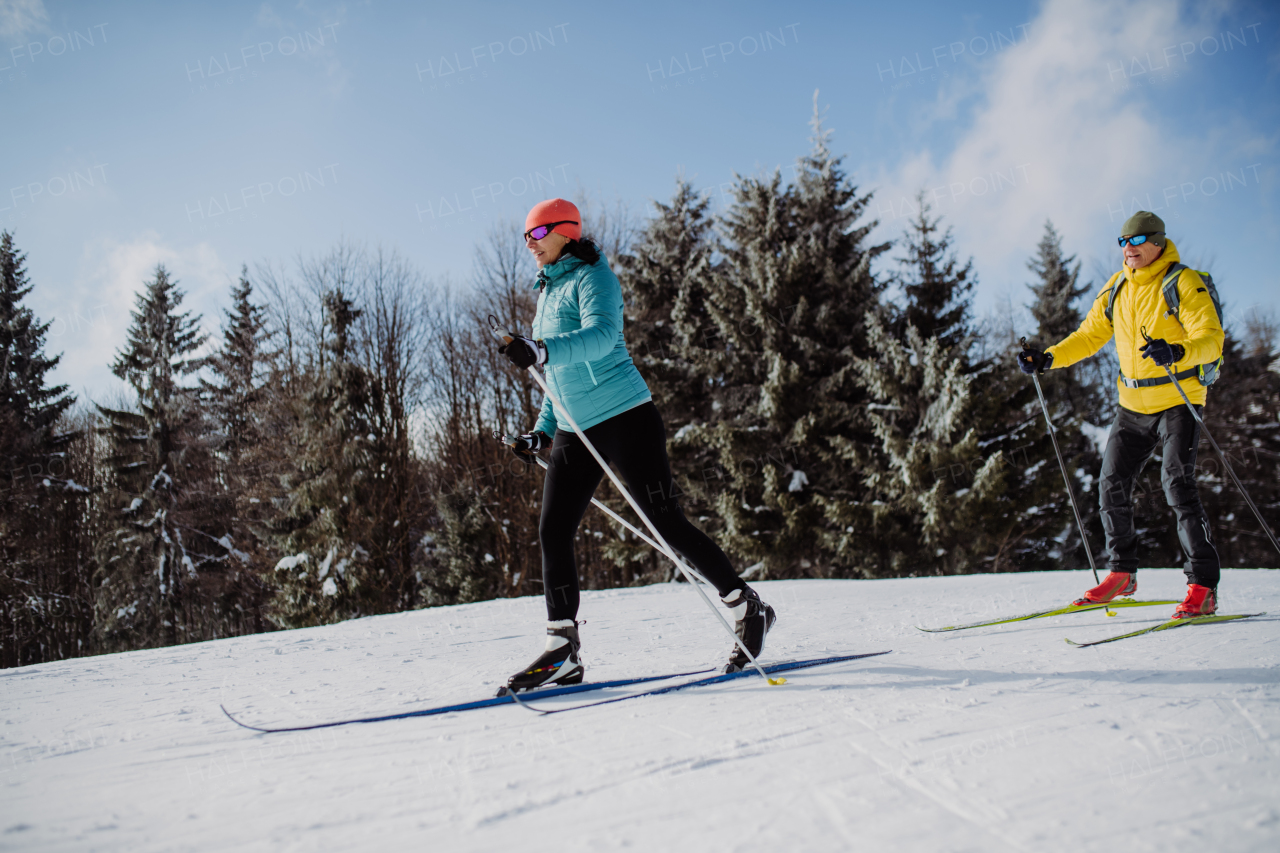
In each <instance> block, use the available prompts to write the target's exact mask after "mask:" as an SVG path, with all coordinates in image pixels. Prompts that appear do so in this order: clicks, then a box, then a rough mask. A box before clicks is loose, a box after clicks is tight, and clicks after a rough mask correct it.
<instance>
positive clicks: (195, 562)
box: [95, 266, 227, 649]
mask: <svg viewBox="0 0 1280 853" xmlns="http://www.w3.org/2000/svg"><path fill="white" fill-rule="evenodd" d="M182 301H183V293H182V291H181V290H179V289H178V287H177V282H176V281H173V280H171V279H170V277H169V273H168V271H167V270H166V269H165V268H164V266H157V267H156V270H155V276H154V278H153V279H152V280H151V281H150V282H149V283H148V284H147V288H146V290H145V292H143V293H140V294H138V297H137V307H136V309H135V310H134V311H133V314H132V316H133V321H132V323H131V324H130V327H129V332H128V342H127V343H126V345H125V347H124V348H123V349H122V350H120V351H119V352H118V353H117V356H116V359H115V361H114V362H113V363H112V365H111V371H112V373H114V374H115V375H116V376H117V377H119V378H120V379H123V380H124V381H125V382H126V383H128V385H129V386H130V387H131V388H132V389H133V391H134V392H135V394H136V395H137V397H136V401H137V410H136V411H127V410H123V409H109V408H106V407H103V406H98V411H99V413H100V414H101V416H102V417H103V418H104V419H105V421H106V425H105V426H104V427H103V432H104V433H105V434H106V435H107V436H108V440H109V441H110V444H111V447H112V451H113V456H112V458H111V459H110V460H109V462H110V464H111V467H112V477H113V480H114V483H113V490H112V491H113V495H114V499H115V505H116V506H117V507H118V508H119V509H118V515H117V516H116V519H115V525H114V528H113V529H111V530H110V531H109V532H107V533H106V534H105V535H104V536H103V537H102V538H101V539H100V541H99V543H98V548H97V551H98V576H97V577H96V578H95V586H96V587H97V595H98V600H97V606H96V609H97V617H96V619H95V630H96V631H97V632H98V635H99V637H100V638H101V642H102V643H103V645H104V647H106V648H108V649H123V648H138V647H147V646H154V645H171V644H174V643H178V642H183V641H186V640H190V639H203V638H204V637H203V636H202V635H201V631H202V630H203V629H204V628H205V627H206V626H207V623H206V621H205V616H206V614H204V613H203V612H202V610H203V608H202V602H201V600H200V594H199V590H198V580H199V577H200V570H201V569H202V568H203V567H204V566H205V565H206V564H207V563H209V562H220V561H222V560H224V559H225V557H226V550H227V549H226V547H225V546H224V545H222V544H220V543H218V542H217V537H216V536H209V534H208V533H207V532H206V531H205V530H204V529H203V528H204V527H205V524H204V522H205V521H207V520H208V519H207V517H206V516H204V515H202V513H204V512H206V511H207V507H205V506H204V505H203V504H202V500H201V498H202V496H203V495H204V494H207V493H208V491H209V483H210V480H211V478H212V470H211V466H210V463H209V456H208V452H207V444H206V439H205V429H206V424H205V414H204V411H203V409H202V407H201V405H200V401H199V396H198V391H197V388H196V387H195V386H193V385H187V384H184V381H183V380H184V378H185V377H188V376H190V375H191V374H193V373H194V372H196V371H197V370H199V369H200V368H201V367H202V366H203V365H204V359H203V358H200V357H198V356H197V355H196V352H197V350H199V349H200V347H201V346H202V345H203V344H204V342H205V339H206V338H205V335H204V334H203V333H202V332H201V331H200V326H199V322H200V318H199V317H193V316H192V315H191V313H190V312H181V311H180V308H181V305H182Z"/></svg>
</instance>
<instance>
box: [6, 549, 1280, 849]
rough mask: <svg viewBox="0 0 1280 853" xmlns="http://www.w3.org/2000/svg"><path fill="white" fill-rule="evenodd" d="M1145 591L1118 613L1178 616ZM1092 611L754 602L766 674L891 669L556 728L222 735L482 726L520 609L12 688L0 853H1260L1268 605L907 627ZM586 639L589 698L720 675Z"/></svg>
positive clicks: (1276, 633) (1275, 694) (714, 641)
mask: <svg viewBox="0 0 1280 853" xmlns="http://www.w3.org/2000/svg"><path fill="white" fill-rule="evenodd" d="M1139 578H1140V593H1139V597H1140V598H1179V599H1180V598H1181V597H1182V594H1183V592H1184V590H1185V587H1184V580H1183V577H1182V574H1181V573H1180V572H1175V571H1168V570H1160V571H1151V570H1149V571H1144V572H1143V573H1142V574H1141V575H1139ZM1089 585H1091V580H1090V579H1089V576H1088V575H1087V573H1054V574H1021V575H998V576H990V575H984V576H971V577H953V578H924V579H912V580H884V581H786V582H773V583H763V584H760V585H759V588H760V590H761V591H762V593H763V594H764V596H765V598H766V600H768V601H770V602H771V603H772V604H774V606H775V607H776V608H777V610H778V614H779V620H780V621H779V624H778V626H777V628H776V629H775V631H774V633H773V635H772V636H771V638H770V643H769V647H768V649H767V650H766V658H767V659H768V660H772V661H777V660H781V659H786V658H798V657H815V656H821V655H825V654H827V653H840V652H870V651H880V650H884V649H892V650H893V653H892V654H889V655H885V656H883V657H878V658H872V659H869V660H865V661H855V662H852V663H847V664H840V665H835V666H830V667H825V668H820V669H812V670H807V671H803V672H796V673H792V674H791V675H790V680H789V682H788V683H787V684H786V685H783V686H778V687H770V686H767V685H763V684H762V683H761V682H760V680H759V679H741V680H738V681H735V682H731V683H728V684H725V685H718V686H713V687H704V688H696V689H694V690H689V691H685V692H680V693H673V694H668V695H664V696H660V697H654V698H645V699H639V700H636V701H632V702H621V703H617V704H613V705H608V706H604V707H600V708H592V709H587V710H581V711H574V712H571V713H566V714H559V715H554V716H549V717H539V716H536V715H534V714H532V713H530V712H529V711H526V710H523V709H521V708H518V707H515V706H510V705H507V706H501V707H496V708H488V709H482V710H476V711H468V712H465V713H460V714H454V715H450V716H441V717H427V718H418V719H408V720H399V721H392V722H385V723H377V724H373V725H358V726H349V727H343V728H335V729H326V730H321V731H315V732H308V733H297V734H274V735H261V734H255V733H253V732H249V731H247V730H244V729H240V728H237V727H236V726H234V725H232V723H231V722H230V721H228V720H227V719H226V718H225V717H224V716H223V715H222V712H221V711H219V709H218V705H219V703H225V704H226V706H227V707H228V708H229V709H232V710H233V711H234V712H237V713H239V714H241V715H242V716H243V718H245V719H247V720H248V721H252V722H257V723H261V724H272V723H274V724H287V723H295V722H302V721H316V722H318V721H323V720H327V719H335V718H342V717H346V716H351V715H360V714H370V713H392V712H396V711H403V710H411V709H414V708H423V707H430V706H432V705H438V704H445V703H450V702H458V701H466V700H469V699H473V698H481V697H484V696H486V695H490V694H491V693H492V691H493V690H494V689H495V688H496V687H497V686H498V684H499V683H501V682H502V681H503V680H504V678H505V676H506V675H508V674H510V672H512V671H514V669H515V668H516V667H517V666H519V665H522V664H524V663H526V662H527V661H528V660H530V659H532V657H533V656H534V655H535V654H536V653H537V651H538V650H539V647H540V646H541V642H542V640H541V638H540V637H539V636H538V635H539V633H540V632H541V630H542V619H543V614H542V610H541V607H542V605H541V601H540V600H539V599H518V600H509V601H495V602H485V603H482V604H474V605H466V606H460V607H448V608H438V609H434V610H423V611H419V612H415V613H403V614H396V615H391V616H380V617H374V618H369V619H361V620H356V621H352V622H347V623H344V624H341V625H333V626H329V627H325V628H316V629H310V630H301V631H289V632H284V633H277V634H267V635H261V636H255V637H243V638H237V639H231V640H223V641H218V642H211V643H202V644H198V645H189V646H181V647H177V648H171V649H159V650H154V651H143V652H133V653H129V654H119V655H110V656H104V657H96V658H87V659H82V660H74V661H65V662H59V663H51V664H45V665H41V666H33V667H27V668H23V669H17V670H4V671H0V719H3V721H4V728H3V739H2V740H0V791H2V792H3V793H2V794H0V850H23V851H29V850H76V851H81V850H121V851H124V850H127V851H139V850H166V851H169V850H177V851H183V850H264V851H265V850H272V851H276V850H297V851H309V850H379V851H389V850H409V849H413V850H441V851H443V850H450V851H453V850H484V851H492V850H501V851H515V850H555V851H577V850H582V851H598V850H615V849H622V848H629V849H635V850H670V851H677V850H678V851H685V850H768V851H802V850H803V851H808V850H815V851H816V850H868V851H872V850H873V851H882V850H893V851H917V850H918V851H1003V850H1025V851H1055V850H1063V851H1085V850H1099V851H1102V850H1107V851H1112V850H1123V851H1141V850H1153V851H1155V850H1158V851H1162V853H1163V851H1169V850H1188V849H1195V850H1205V851H1215V852H1216V851H1235V850H1258V851H1276V850H1280V573H1277V572H1269V571H1244V570H1234V571H1228V572H1226V573H1225V577H1224V579H1223V582H1222V587H1221V591H1222V596H1223V605H1222V612H1231V613H1240V612H1254V611H1258V610H1266V611H1270V612H1271V613H1273V614H1276V615H1274V616H1271V617H1263V618H1261V619H1254V620H1250V621H1248V622H1242V623H1234V624H1225V625H1209V626H1193V627H1185V628H1182V629H1179V630H1177V631H1172V632H1168V633H1163V634H1156V635H1151V636H1147V637H1142V638H1138V639H1133V640H1125V641H1123V642H1120V643H1115V644H1111V645H1107V646H1100V647H1096V648H1089V649H1076V648H1072V647H1070V646H1068V645H1067V644H1066V643H1064V642H1063V638H1064V637H1071V638H1072V639H1075V640H1088V639H1093V638H1099V637H1103V636H1108V635H1111V634H1115V633H1121V632H1123V631H1126V630H1132V629H1134V628H1136V627H1139V626H1142V625H1150V624H1153V623H1154V622H1155V621H1157V620H1160V619H1163V618H1165V617H1167V616H1168V615H1169V613H1170V612H1171V611H1172V610H1173V608H1172V606H1162V607H1152V608H1140V609H1133V610H1125V611H1120V615H1118V616H1116V617H1114V618H1107V617H1105V616H1103V615H1102V614H1100V613H1087V614H1077V615H1073V616H1066V617H1058V618H1055V619H1041V620H1036V621H1032V622H1026V623H1021V624H1015V625H1009V626H1003V627H999V628H985V629H978V630H974V631H965V632H958V633H952V634H923V633H920V632H918V631H916V630H915V628H914V627H913V626H914V625H917V624H920V625H926V626H930V625H945V624H955V623H957V622H967V621H973V620H977V619H981V618H984V617H987V616H988V615H993V614H998V613H1009V614H1013V613H1020V612H1025V611H1028V610H1035V609H1040V608H1041V607H1044V606H1048V605H1053V604H1056V603H1059V602H1065V601H1068V600H1069V599H1071V598H1072V597H1074V596H1075V595H1076V594H1077V593H1079V592H1081V591H1082V590H1083V589H1085V588H1086V587H1087V586H1089ZM580 618H584V619H586V620H587V624H586V625H585V626H583V628H582V638H583V643H584V655H585V659H586V662H587V666H588V670H587V672H588V677H589V678H591V679H593V680H606V679H612V678H625V677H630V676H637V675H646V674H658V673H663V672H675V671H681V670H688V669H697V668H701V667H703V666H711V665H714V664H716V663H718V662H719V661H720V659H721V658H722V657H723V656H724V655H725V654H726V653H727V645H728V641H727V639H726V638H725V637H724V636H723V635H722V632H723V629H722V628H720V627H719V626H718V624H717V623H716V622H714V621H713V620H712V618H711V616H710V614H709V613H707V612H706V611H705V610H704V605H703V604H702V603H701V601H700V600H699V599H698V597H697V596H696V595H694V593H693V592H692V591H691V590H690V589H688V588H687V587H685V586H682V585H662V586H654V587H648V588H643V589H628V590H614V591H607V592H588V593H586V594H585V595H584V600H583V608H582V613H581V617H580ZM587 695H588V696H593V697H594V696H600V695H601V694H600V693H592V694H587ZM570 698H573V697H570ZM556 701H557V700H552V699H544V700H541V703H542V704H544V705H554V704H555V703H556ZM574 701H575V702H579V701H582V697H578V698H576V699H574Z"/></svg>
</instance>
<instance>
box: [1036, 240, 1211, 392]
mask: <svg viewBox="0 0 1280 853" xmlns="http://www.w3.org/2000/svg"><path fill="white" fill-rule="evenodd" d="M1178 260H1179V258H1178V247H1177V246H1175V245H1174V244H1173V241H1172V240H1169V241H1167V242H1166V243H1165V247H1164V252H1163V253H1161V255H1160V257H1158V258H1156V259H1155V260H1154V261H1153V262H1152V263H1151V264H1149V265H1148V266H1145V267H1143V268H1142V269H1140V270H1135V269H1131V268H1130V267H1129V265H1128V264H1125V266H1124V269H1122V270H1121V271H1120V272H1118V273H1116V274H1115V275H1113V276H1112V277H1111V279H1110V280H1109V281H1108V282H1107V286H1106V287H1104V288H1103V289H1102V292H1101V293H1099V294H1098V297H1097V298H1096V299H1094V300H1093V307H1091V308H1090V309H1089V313H1088V315H1086V316H1085V318H1084V322H1083V323H1081V324H1080V328H1079V329H1076V330H1075V331H1074V332H1072V333H1071V334H1070V335H1068V336H1067V337H1066V338H1065V339H1064V340H1062V341H1061V342H1060V343H1058V344H1056V345H1054V346H1051V347H1049V349H1048V350H1047V352H1050V353H1053V367H1054V368H1058V367H1070V366H1071V365H1073V364H1075V363H1076V362H1077V361H1080V360H1082V359H1086V358H1088V357H1089V356H1091V355H1093V354H1094V353H1096V352H1097V351H1098V350H1100V349H1102V348H1103V347H1104V346H1105V345H1106V343H1107V341H1109V340H1111V336H1112V335H1113V334H1114V335H1115V338H1116V354H1117V355H1119V357H1120V372H1121V373H1122V374H1124V375H1125V376H1127V377H1129V378H1130V379H1152V378H1156V377H1160V376H1164V375H1165V372H1164V368H1162V367H1160V366H1159V365H1158V364H1156V363H1155V362H1153V361H1152V360H1151V359H1149V358H1143V357H1142V353H1141V352H1139V347H1141V346H1142V345H1143V344H1144V343H1146V341H1145V340H1143V338H1142V327H1143V326H1146V327H1147V334H1149V335H1151V337H1153V338H1164V339H1165V340H1166V341H1168V342H1169V343H1171V344H1182V346H1183V347H1184V348H1185V349H1186V354H1185V355H1184V356H1183V357H1182V360H1181V361H1179V362H1176V363H1175V364H1173V365H1171V368H1170V369H1172V370H1173V372H1174V373H1177V372H1178V371H1180V370H1186V369H1187V368H1188V367H1195V366H1196V365H1198V364H1208V363H1210V362H1213V361H1217V359H1218V358H1219V357H1220V356H1221V355H1222V341H1223V337H1224V335H1223V333H1222V324H1221V323H1219V322H1218V312H1217V311H1215V310H1214V308H1213V300H1212V299H1211V298H1210V297H1209V290H1208V288H1206V287H1205V286H1204V282H1202V281H1201V280H1200V276H1198V275H1197V274H1196V273H1195V271H1194V270H1189V269H1187V270H1183V271H1182V274H1181V275H1179V276H1178V297H1179V306H1178V319H1180V320H1181V325H1179V323H1178V319H1174V318H1173V317H1169V316H1166V312H1167V311H1168V310H1169V306H1168V305H1166V304H1165V301H1164V295H1163V294H1162V293H1161V292H1160V285H1161V282H1163V281H1164V274H1165V271H1166V270H1168V269H1169V266H1170V265H1171V264H1174V263H1177V262H1178ZM1120 276H1124V277H1125V278H1127V279H1128V280H1127V281H1126V282H1125V283H1124V286H1123V287H1121V288H1120V295H1119V296H1118V297H1117V298H1116V304H1115V308H1114V309H1113V311H1112V315H1113V317H1114V318H1115V328H1112V324H1111V321H1109V320H1108V319H1107V314H1106V310H1107V300H1108V298H1109V297H1110V295H1111V288H1112V286H1113V285H1115V284H1116V282H1118V281H1119V279H1120ZM1180 381H1181V383H1182V390H1184V391H1186V392H1187V396H1188V397H1190V398H1191V402H1193V403H1196V404H1199V405H1204V402H1205V398H1206V396H1207V394H1206V392H1207V391H1208V389H1207V388H1205V387H1204V386H1203V385H1201V384H1200V380H1199V379H1196V378H1195V377H1189V378H1187V379H1182V380H1180ZM1116 388H1118V389H1119V391H1120V405H1121V406H1123V407H1124V408H1126V409H1128V410H1129V411H1131V412H1140V413H1142V414H1146V415H1152V414H1155V413H1156V412H1163V411H1164V410H1165V409H1170V408H1173V407H1174V406H1179V405H1182V397H1181V396H1179V394H1178V389H1177V388H1175V387H1173V385H1172V384H1171V383H1170V384H1166V385H1155V386H1152V387H1149V388H1129V387H1127V386H1125V384H1124V383H1122V382H1121V381H1120V380H1119V378H1117V379H1116Z"/></svg>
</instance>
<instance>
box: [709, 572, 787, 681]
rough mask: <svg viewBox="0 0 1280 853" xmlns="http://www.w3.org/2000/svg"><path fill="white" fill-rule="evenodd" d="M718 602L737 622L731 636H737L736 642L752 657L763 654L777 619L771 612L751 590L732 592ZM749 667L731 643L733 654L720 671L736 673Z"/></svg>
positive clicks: (746, 659) (747, 662)
mask: <svg viewBox="0 0 1280 853" xmlns="http://www.w3.org/2000/svg"><path fill="white" fill-rule="evenodd" d="M720 600H721V601H723V602H724V606H725V607H728V608H729V612H731V613H732V614H733V618H734V619H735V620H737V621H736V624H735V625H734V633H736V634H737V635H738V639H739V640H741V641H742V644H743V645H744V646H746V647H747V648H748V649H750V650H751V654H752V655H753V656H755V657H759V656H760V652H762V651H763V650H764V638H765V635H767V634H768V633H769V629H770V628H772V627H773V623H774V621H775V620H776V619H777V615H776V614H775V613H774V612H773V608H772V607H770V606H769V605H767V604H765V603H764V602H763V601H761V600H760V594H759V593H758V592H756V591H755V590H754V589H752V588H751V587H747V588H746V589H735V590H734V591H733V592H731V593H729V594H728V595H726V596H725V597H724V598H722V599H720ZM750 665H751V660H750V658H748V657H747V656H746V655H745V654H743V652H742V648H741V647H740V646H738V645H737V644H736V643H735V644H734V646H733V654H731V655H729V663H728V664H726V665H725V668H724V671H725V672H727V673H728V672H740V671H742V670H743V669H744V668H745V667H748V666H750Z"/></svg>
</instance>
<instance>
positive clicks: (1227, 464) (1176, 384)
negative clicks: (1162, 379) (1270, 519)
mask: <svg viewBox="0 0 1280 853" xmlns="http://www.w3.org/2000/svg"><path fill="white" fill-rule="evenodd" d="M1142 337H1143V338H1145V339H1146V341H1147V343H1151V336H1150V335H1148V334H1147V327H1146V326H1143V327H1142ZM1160 366H1161V367H1163V368H1164V372H1165V373H1166V374H1167V375H1168V377H1169V379H1170V381H1172V382H1173V387H1174V388H1177V389H1178V393H1179V394H1181V395H1182V402H1184V403H1186V404H1187V408H1188V409H1190V410H1191V417H1193V418H1195V419H1196V423H1198V424H1200V431H1201V432H1202V433H1204V437H1205V438H1207V439H1209V443H1210V444H1211V445H1213V449H1214V450H1215V451H1217V453H1218V458H1219V459H1221V460H1222V467H1224V468H1226V469H1227V473H1228V474H1230V475H1231V481H1232V482H1233V483H1235V484H1236V488H1237V489H1239V490H1240V494H1241V495H1243V496H1244V502H1245V503H1247V504H1248V505H1249V509H1251V510H1253V514H1254V516H1255V517H1256V518H1257V519H1258V523H1259V524H1261V525H1262V529H1263V531H1264V532H1265V533H1266V534H1267V538H1268V539H1270V540H1271V545H1272V546H1273V547H1274V548H1275V549H1276V551H1280V542H1277V541H1276V536H1275V534H1274V533H1272V532H1271V526H1270V525H1269V524H1267V522H1266V521H1264V520H1263V518H1262V513H1261V512H1259V511H1258V507H1257V506H1256V505H1255V504H1254V502H1253V498H1251V497H1249V493H1248V492H1247V491H1245V488H1244V483H1241V482H1240V478H1239V477H1237V476H1236V472H1235V469H1233V468H1232V467H1231V463H1230V462H1228V461H1227V454H1225V453H1223V452H1222V448H1221V447H1219V446H1218V442H1216V441H1214V440H1213V436H1212V435H1210V434H1209V428H1208V427H1206V426H1205V425H1204V418H1202V417H1200V413H1199V412H1197V411H1196V407H1195V405H1194V404H1192V402H1191V398H1190V397H1188V396H1187V392H1186V391H1183V390H1182V383H1181V382H1179V381H1178V377H1176V376H1174V375H1173V371H1172V370H1170V369H1169V365H1167V364H1162V365H1160Z"/></svg>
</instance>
